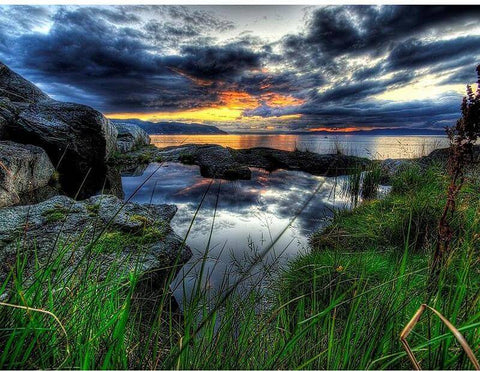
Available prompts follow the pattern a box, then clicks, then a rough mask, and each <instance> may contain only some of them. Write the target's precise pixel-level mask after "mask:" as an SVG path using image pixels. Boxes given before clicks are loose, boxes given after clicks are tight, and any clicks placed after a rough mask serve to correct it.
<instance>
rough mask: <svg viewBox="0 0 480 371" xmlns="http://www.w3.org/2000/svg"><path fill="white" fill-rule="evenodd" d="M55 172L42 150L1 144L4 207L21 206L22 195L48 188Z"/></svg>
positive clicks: (0, 199)
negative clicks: (19, 204) (18, 204)
mask: <svg viewBox="0 0 480 371" xmlns="http://www.w3.org/2000/svg"><path fill="white" fill-rule="evenodd" d="M54 171H55V168H54V167H53V165H52V163H51V162H50V159H49V158H48V156H47V154H46V153H45V151H44V150H43V149H42V148H39V147H35V146H32V145H24V144H18V143H13V142H9V141H2V142H0V207H4V206H9V205H14V204H17V203H19V202H20V199H21V196H22V194H24V193H27V192H31V191H34V190H37V189H39V188H41V187H45V186H46V185H47V184H48V182H49V181H50V179H51V177H52V175H53V173H54Z"/></svg>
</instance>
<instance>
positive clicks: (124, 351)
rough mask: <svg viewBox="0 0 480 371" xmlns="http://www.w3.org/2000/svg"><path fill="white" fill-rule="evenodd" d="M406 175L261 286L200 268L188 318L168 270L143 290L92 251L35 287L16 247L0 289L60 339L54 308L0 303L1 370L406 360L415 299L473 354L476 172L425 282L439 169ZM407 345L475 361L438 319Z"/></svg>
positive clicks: (457, 364)
mask: <svg viewBox="0 0 480 371" xmlns="http://www.w3.org/2000/svg"><path fill="white" fill-rule="evenodd" d="M407 171H409V172H410V173H402V174H400V175H399V176H398V179H395V181H394V183H393V184H394V187H393V190H392V193H391V194H390V195H389V196H387V197H386V198H385V199H383V200H372V201H364V202H363V203H362V204H360V205H359V206H358V208H356V209H354V210H352V211H343V212H340V213H338V214H337V215H336V216H335V218H334V220H333V224H332V225H331V226H330V227H328V228H327V230H326V231H323V232H318V233H316V234H315V236H314V237H313V238H312V242H313V244H314V249H313V250H312V251H311V252H308V253H304V254H303V255H301V256H299V257H297V258H296V259H294V260H293V261H292V262H291V263H290V264H289V265H288V266H287V267H286V268H285V269H284V270H282V271H280V272H275V273H274V274H273V276H272V277H268V282H272V283H271V284H270V286H269V288H268V290H264V289H263V288H262V289H261V288H259V287H258V286H254V287H250V289H249V290H248V291H247V292H233V293H230V292H229V291H224V292H220V293H217V295H209V292H208V289H207V288H205V286H204V284H203V283H205V281H206V280H205V277H203V279H202V277H197V279H196V281H195V282H196V287H195V288H194V289H193V292H194V295H193V297H192V298H189V300H187V299H186V298H185V300H184V310H183V316H178V314H176V313H175V312H172V310H171V308H170V303H171V301H170V294H169V292H168V290H166V289H165V288H167V287H168V285H169V281H170V280H171V279H172V278H173V275H170V277H169V278H168V279H167V280H166V282H165V283H163V284H162V285H160V286H161V287H163V289H159V290H158V291H157V294H158V295H157V296H156V297H155V300H152V298H151V297H145V291H143V289H142V285H141V277H139V275H138V273H136V272H130V273H129V274H126V275H123V276H119V275H118V271H119V267H120V266H121V262H118V265H115V264H114V265H112V266H111V267H109V269H108V272H107V275H106V277H105V278H104V279H102V280H99V279H97V278H96V277H97V275H96V272H97V271H98V264H100V262H98V261H97V259H96V255H95V254H96V251H95V250H94V251H93V255H92V256H91V257H89V258H86V259H84V260H83V261H82V263H81V264H80V265H79V266H78V267H76V269H75V270H72V267H69V266H64V265H62V264H61V263H60V262H61V261H62V259H61V258H62V256H57V257H54V258H53V259H52V262H51V263H50V264H49V265H48V266H43V267H41V269H39V272H38V274H37V277H36V279H35V280H34V281H33V284H32V281H28V280H25V279H24V278H23V276H24V273H25V272H24V271H23V267H24V264H23V263H24V260H23V259H24V258H26V257H25V256H24V255H23V254H21V253H20V254H19V256H18V259H17V262H16V264H15V267H16V269H15V270H14V271H13V272H14V274H12V275H10V277H9V278H8V280H7V281H8V282H6V283H4V285H3V286H1V285H0V287H2V288H0V295H1V294H2V292H4V291H5V290H6V287H7V286H9V287H10V290H11V291H10V292H11V296H10V298H9V299H8V302H9V303H11V304H14V305H20V306H23V307H29V308H37V309H40V308H41V309H42V310H45V311H49V312H51V313H53V314H55V315H56V317H57V318H58V319H59V321H60V323H61V324H62V326H63V327H64V329H65V333H66V335H65V333H64V332H63V330H62V328H61V327H60V326H59V324H58V322H57V321H56V320H55V318H53V317H52V315H51V314H49V313H46V312H37V311H33V310H26V309H24V308H23V309H22V308H12V307H5V306H0V349H1V351H0V368H87V369H92V368H95V369H99V368H108V369H112V368H114V369H116V368H168V369H171V368H179V369H218V368H222V369H230V368H235V369H239V368H241V369H296V368H308V369H324V368H329V369H339V368H342V369H350V368H354V369H363V368H369V369H392V368H393V369H395V368H400V369H410V368H411V367H412V365H411V364H410V362H409V360H408V358H407V356H406V353H405V352H404V351H403V348H402V347H401V344H400V341H399V334H400V332H401V330H402V328H403V327H404V326H405V325H406V324H407V323H408V321H409V320H410V318H411V317H412V316H413V314H414V313H415V311H416V310H417V309H418V307H419V306H420V304H422V303H428V304H429V305H430V306H432V307H434V308H436V309H437V310H439V311H440V312H441V313H442V314H443V315H444V316H445V317H447V318H448V319H449V320H450V321H451V322H452V323H453V324H454V325H455V326H457V328H458V329H460V330H461V331H462V333H463V334H464V336H465V337H466V339H467V341H468V342H469V344H470V346H471V347H472V349H473V350H474V352H475V353H476V354H477V355H478V352H479V349H480V274H479V273H480V272H479V270H478V261H479V259H480V255H479V252H480V238H479V236H480V196H479V195H480V192H479V182H478V179H477V178H475V179H469V180H467V184H466V186H465V187H464V190H463V192H462V194H461V197H460V200H459V203H458V209H459V213H458V216H457V217H456V219H455V221H454V223H455V224H454V225H455V227H456V231H457V234H456V236H455V242H454V245H453V246H454V249H453V252H452V255H451V257H450V260H449V266H448V268H447V269H445V270H444V271H443V273H442V274H441V277H440V278H439V281H438V285H437V286H436V287H434V288H431V289H428V287H427V282H428V273H429V269H428V266H429V260H430V256H431V249H432V246H433V244H434V243H435V239H436V232H435V227H436V223H437V221H438V215H439V212H440V211H441V209H442V207H443V204H444V199H445V197H444V195H445V186H446V178H445V175H444V172H442V171H441V170H439V169H435V168H431V169H429V170H428V171H427V173H426V174H424V175H421V176H420V175H419V173H418V169H417V173H415V170H412V169H407ZM477 176H478V175H477ZM400 179H402V180H400ZM407 183H408V186H405V184H407ZM145 229H148V226H147V227H145ZM144 232H145V231H144ZM147 235H148V233H147ZM138 237H139V236H130V237H126V236H123V235H122V234H115V233H114V234H108V233H107V234H106V235H105V237H104V238H105V240H103V242H102V240H100V241H99V243H100V244H101V243H105V244H106V245H105V246H104V247H105V248H108V249H110V248H117V247H118V246H119V245H120V246H122V244H124V243H125V242H126V241H128V239H129V238H138ZM157 237H158V236H156V237H154V238H157ZM106 241H108V243H107V242H106ZM72 248H74V246H72V245H65V246H64V248H63V249H62V250H61V252H60V253H59V255H61V254H67V253H68V252H69V251H71V250H72ZM39 268H40V267H39ZM201 271H204V270H203V269H202V270H201ZM201 282H203V283H201ZM409 341H410V343H411V345H412V347H413V349H414V353H415V355H416V357H417V358H418V359H419V360H420V362H421V365H422V367H424V368H437V369H438V368H440V369H443V368H447V369H463V368H470V367H471V365H470V364H469V361H468V359H467V358H466V357H465V355H464V353H463V352H462V350H461V348H460V346H459V345H458V344H457V343H456V341H455V339H454V338H453V336H451V335H450V333H449V332H448V330H447V329H446V328H445V326H444V325H443V324H442V323H441V322H440V321H439V319H438V318H436V317H435V316H433V315H428V314H426V315H425V316H424V317H422V319H421V320H420V322H419V324H418V325H417V327H416V328H415V330H414V331H413V332H412V334H411V335H410V337H409Z"/></svg>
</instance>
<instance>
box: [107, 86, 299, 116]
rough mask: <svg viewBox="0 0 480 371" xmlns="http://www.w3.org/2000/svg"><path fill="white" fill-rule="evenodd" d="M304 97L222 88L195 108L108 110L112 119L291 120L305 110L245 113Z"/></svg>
mask: <svg viewBox="0 0 480 371" xmlns="http://www.w3.org/2000/svg"><path fill="white" fill-rule="evenodd" d="M303 103H304V101H303V100H301V99H297V98H294V97H292V96H289V95H281V94H277V93H264V94H262V95H260V96H259V97H256V96H254V95H252V94H249V93H247V92H242V91H222V92H220V93H219V98H218V101H217V102H216V103H214V104H212V105H211V106H208V107H202V108H192V109H187V110H183V111H173V112H122V113H108V114H106V116H107V117H108V118H111V119H127V118H137V119H140V120H145V121H154V122H155V121H186V122H229V121H230V122H231V121H241V122H247V123H248V122H258V121H266V122H269V121H275V120H291V119H297V118H300V117H301V114H294V115H283V116H278V117H268V118H264V117H260V116H244V112H245V111H247V110H254V109H256V108H259V107H261V106H262V104H266V105H267V106H269V107H274V108H278V107H286V106H298V105H301V104H303Z"/></svg>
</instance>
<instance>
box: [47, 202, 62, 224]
mask: <svg viewBox="0 0 480 371" xmlns="http://www.w3.org/2000/svg"><path fill="white" fill-rule="evenodd" d="M67 215H68V209H67V208H66V207H64V206H62V205H55V207H54V208H53V209H49V210H45V212H44V213H43V216H44V217H45V219H46V220H47V223H54V222H58V221H60V220H64V219H65V218H66V216H67Z"/></svg>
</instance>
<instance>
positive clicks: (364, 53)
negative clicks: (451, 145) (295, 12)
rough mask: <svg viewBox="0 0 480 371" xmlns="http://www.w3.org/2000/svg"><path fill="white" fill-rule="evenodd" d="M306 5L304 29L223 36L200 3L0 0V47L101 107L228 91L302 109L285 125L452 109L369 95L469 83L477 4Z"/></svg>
mask: <svg viewBox="0 0 480 371" xmlns="http://www.w3.org/2000/svg"><path fill="white" fill-rule="evenodd" d="M223 9H224V10H225V8H223ZM281 9H284V8H281V7H279V11H280V10H281ZM285 9H286V8H285ZM229 11H231V12H232V14H233V12H236V11H241V9H240V10H239V8H235V7H232V8H231V10H230V8H229ZM285 11H288V10H285ZM227 13H228V12H227ZM309 14H311V15H310V16H309V17H308V18H307V21H306V23H305V25H304V28H303V31H302V32H298V33H295V34H290V35H286V36H283V37H281V38H280V37H279V39H277V40H276V41H269V42H265V41H264V40H262V38H261V37H260V36H258V35H256V34H255V32H254V31H251V30H248V29H247V30H238V33H237V34H236V36H232V37H229V38H228V39H227V38H224V39H223V40H222V41H220V40H221V36H222V35H223V33H226V32H228V31H232V30H236V28H235V27H238V25H235V24H234V23H233V22H231V21H230V20H228V19H224V18H220V17H219V16H216V15H215V14H214V13H212V12H211V11H209V9H208V8H203V9H202V8H198V7H180V6H108V7H105V6H99V7H69V6H64V7H61V6H60V7H58V6H35V7H33V6H32V7H30V6H29V7H26V6H16V7H15V6H11V7H6V6H5V7H4V6H0V57H1V58H2V61H4V62H6V63H7V64H9V65H10V67H12V68H14V69H16V70H17V71H18V72H20V73H22V74H24V75H25V76H26V77H27V78H29V79H31V80H33V81H34V82H35V83H37V84H39V85H40V86H41V87H42V89H45V90H46V91H47V92H48V93H50V94H52V95H54V96H55V97H56V98H59V99H62V100H73V101H77V102H80V103H85V104H89V105H91V106H94V107H95V108H97V109H100V110H103V111H104V112H127V111H130V112H140V111H175V110H184V109H190V108H196V107H205V106H211V105H214V104H216V103H218V101H219V97H220V93H221V92H222V91H226V90H234V91H240V92H246V93H248V94H250V95H251V96H252V97H257V98H258V100H259V104H260V106H259V107H258V108H257V109H254V110H250V111H246V112H245V113H244V115H245V116H260V117H272V118H275V117H280V116H282V115H285V114H290V115H291V114H301V115H302V117H301V118H300V119H296V120H292V121H290V122H289V123H288V125H289V126H288V127H289V128H290V129H308V128H309V127H316V126H342V125H347V126H348V125H358V126H362V125H363V126H372V125H375V126H382V127H383V126H388V125H391V126H418V127H420V126H425V125H427V126H428V125H430V126H440V125H443V124H444V123H445V122H447V121H449V120H450V121H452V120H454V119H455V117H456V116H457V112H458V102H459V101H460V96H459V95H458V93H455V94H451V95H445V96H443V97H441V99H436V100H433V99H432V100H430V99H429V98H428V97H426V98H424V99H423V100H420V101H413V100H412V101H410V102H387V101H380V100H378V99H377V98H376V97H377V96H378V95H379V94H381V93H384V92H386V91H389V90H391V89H394V88H401V87H405V86H408V84H410V83H413V82H417V81H419V80H420V79H421V78H422V77H423V76H425V75H426V74H429V75H432V76H436V79H437V80H438V81H436V85H437V86H442V85H449V84H465V83H468V82H473V81H474V80H475V71H474V67H475V65H476V64H477V63H478V62H480V35H479V34H478V28H477V27H478V19H479V17H480V6H381V7H378V6H328V7H322V8H318V9H314V10H313V11H312V12H311V13H309ZM233 18H234V17H232V19H233ZM471 30H473V31H471ZM242 31H243V32H242ZM274 31H275V30H274ZM231 35H233V34H231ZM272 93H276V94H282V95H286V96H291V97H295V98H297V99H301V100H302V101H303V103H302V104H299V105H294V106H285V107H279V106H278V105H277V106H275V105H273V106H269V105H268V102H267V101H266V100H265V99H261V98H260V97H261V96H264V95H267V96H268V94H272ZM445 94H446V93H445ZM279 125H280V124H279Z"/></svg>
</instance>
